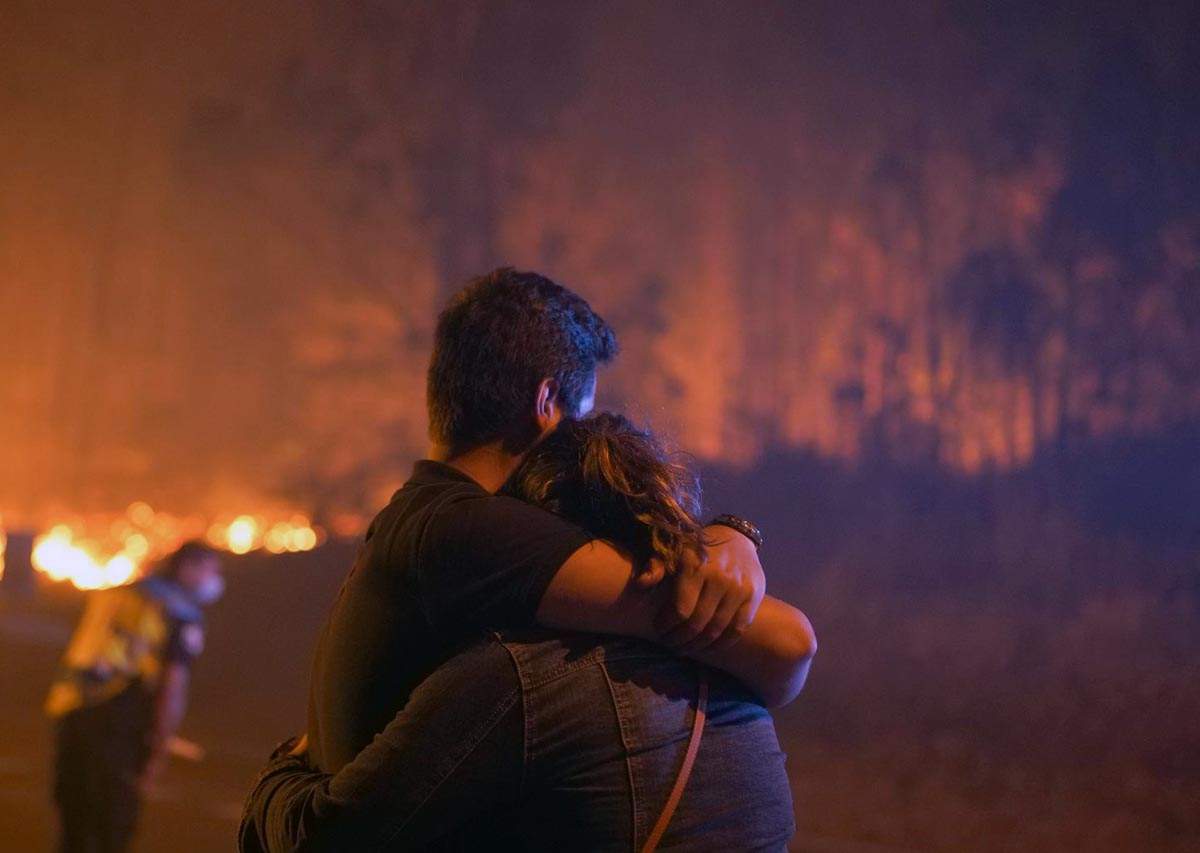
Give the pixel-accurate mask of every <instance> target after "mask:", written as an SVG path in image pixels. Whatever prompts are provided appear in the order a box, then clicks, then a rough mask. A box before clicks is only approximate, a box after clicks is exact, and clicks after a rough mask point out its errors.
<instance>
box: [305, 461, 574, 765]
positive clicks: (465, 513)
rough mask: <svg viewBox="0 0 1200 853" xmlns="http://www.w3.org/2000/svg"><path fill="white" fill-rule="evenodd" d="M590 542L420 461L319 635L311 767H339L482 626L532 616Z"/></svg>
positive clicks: (372, 531)
mask: <svg viewBox="0 0 1200 853" xmlns="http://www.w3.org/2000/svg"><path fill="white" fill-rule="evenodd" d="M591 539H592V537H591V535H589V534H588V533H587V532H585V531H584V530H582V529H581V528H579V527H577V526H575V525H573V524H571V523H570V522H568V521H566V520H565V519H563V518H560V517H559V516H557V515H554V514H552V513H549V512H546V511H545V510H542V509H539V508H537V507H534V506H531V505H529V504H526V503H523V502H521V501H519V500H516V499H515V498H511V497H505V496H500V495H492V494H490V493H489V492H487V491H486V490H485V489H484V488H483V487H482V486H480V485H479V484H478V483H477V482H475V481H474V480H472V479H471V478H470V477H468V476H467V475H466V474H463V473H462V472H460V471H458V470H456V469H455V468H452V467H450V466H448V465H444V464H442V463H440V462H433V461H430V460H422V461H420V462H418V463H417V464H416V465H415V466H414V468H413V475H412V477H411V478H410V479H409V481H408V482H407V483H405V484H404V486H403V487H402V488H401V489H400V490H399V491H397V492H396V494H395V495H394V496H393V497H392V500H391V502H390V503H389V504H388V505H387V506H386V507H384V509H383V510H382V511H381V512H380V513H379V515H377V516H376V517H375V520H374V521H372V522H371V526H370V527H369V528H368V530H367V537H366V541H365V543H364V544H363V546H362V548H361V549H360V551H359V554H358V558H357V560H355V563H354V568H353V569H351V571H350V575H349V577H347V578H346V581H345V583H343V585H342V589H341V591H340V592H339V593H338V597H337V600H336V601H335V602H334V605H333V612H332V613H331V614H330V616H329V620H328V622H327V623H326V625H325V628H324V631H323V632H322V634H321V638H320V640H319V641H318V644H317V651H316V658H315V661H314V664H313V676H312V687H311V692H310V696H309V712H308V734H309V742H310V750H311V756H312V760H313V762H314V763H315V765H316V766H317V767H318V768H319V769H321V770H324V771H326V772H337V771H338V770H340V769H341V767H342V766H343V765H344V764H346V763H347V762H348V761H350V760H351V759H352V758H354V756H355V755H357V754H358V753H359V751H360V750H362V748H363V747H364V746H366V745H367V744H368V743H370V741H371V739H372V738H373V737H374V736H375V735H376V734H377V733H379V732H381V731H382V730H383V729H384V727H385V726H386V725H387V724H388V722H389V721H390V720H391V719H392V717H393V716H395V714H396V712H397V711H398V710H399V709H400V708H401V707H403V706H404V704H405V702H406V701H407V699H408V696H409V694H410V693H411V692H412V689H413V688H414V687H415V686H416V685H417V684H419V683H420V682H421V681H422V680H423V679H424V678H425V677H426V676H427V675H428V674H429V673H430V672H431V671H432V670H433V669H434V668H435V667H437V666H438V665H439V664H440V663H442V662H443V661H445V660H446V659H447V658H449V657H450V656H451V655H453V654H454V653H455V652H456V651H457V650H458V649H459V648H461V647H462V646H463V645H464V644H465V643H467V642H469V641H470V640H472V639H474V638H476V637H478V636H479V634H480V632H481V631H485V630H488V629H494V628H501V627H519V626H522V625H528V624H531V623H532V622H533V617H534V614H535V613H536V611H537V608H538V605H539V603H540V602H541V599H542V595H543V593H545V591H546V587H547V586H549V584H550V580H551V579H552V578H553V577H554V573H555V572H556V571H558V569H559V567H560V566H562V564H563V563H564V562H565V561H566V559H567V557H569V556H570V555H571V554H572V553H574V552H575V551H577V550H578V549H579V548H581V547H582V546H583V545H585V544H586V543H587V542H589V541H590V540H591ZM446 701H447V702H453V701H454V697H452V696H448V697H446Z"/></svg>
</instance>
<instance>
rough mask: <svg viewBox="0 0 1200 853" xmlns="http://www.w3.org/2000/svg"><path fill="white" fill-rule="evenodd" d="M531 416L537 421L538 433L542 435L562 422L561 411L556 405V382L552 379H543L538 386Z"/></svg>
mask: <svg viewBox="0 0 1200 853" xmlns="http://www.w3.org/2000/svg"><path fill="white" fill-rule="evenodd" d="M533 414H534V418H535V419H536V420H537V425H538V431H539V432H541V433H543V434H544V433H546V432H548V431H549V430H552V429H554V427H556V426H558V422H559V421H560V420H562V409H561V408H560V406H559V404H558V382H556V381H555V380H554V379H543V380H542V381H541V382H540V383H539V384H538V390H537V401H536V404H535V406H534V412H533Z"/></svg>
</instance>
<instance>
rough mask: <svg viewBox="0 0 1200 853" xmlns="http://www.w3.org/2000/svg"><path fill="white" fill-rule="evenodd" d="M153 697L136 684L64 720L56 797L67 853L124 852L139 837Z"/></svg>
mask: <svg viewBox="0 0 1200 853" xmlns="http://www.w3.org/2000/svg"><path fill="white" fill-rule="evenodd" d="M148 705H149V703H148V702H147V697H146V696H145V694H144V693H143V691H142V689H141V687H140V685H137V684H134V685H133V686H131V687H129V688H127V689H126V690H125V691H124V692H123V693H121V694H119V695H117V696H115V697H114V698H112V699H110V700H108V701H107V702H104V703H101V704H99V705H95V706H92V707H85V708H81V709H79V710H77V711H73V712H71V713H69V714H67V715H66V716H64V717H63V718H62V719H61V720H59V721H58V731H57V742H58V743H57V746H58V754H57V758H56V761H55V768H54V770H55V773H54V776H55V779H54V798H55V801H56V802H57V804H58V809H59V815H60V817H61V822H62V840H61V847H60V849H61V850H62V851H63V853H118V851H124V850H127V849H128V847H129V843H130V841H131V840H132V838H133V831H134V828H135V826H136V824H137V817H138V811H139V808H140V805H141V801H140V793H139V791H138V778H139V776H140V775H141V771H142V769H143V767H144V766H145V762H146V759H147V756H148V750H147V748H146V735H147V730H148V724H149V714H148V710H149V707H148Z"/></svg>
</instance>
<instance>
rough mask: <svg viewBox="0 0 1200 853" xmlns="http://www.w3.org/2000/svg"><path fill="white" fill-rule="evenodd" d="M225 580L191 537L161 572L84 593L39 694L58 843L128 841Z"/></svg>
mask: <svg viewBox="0 0 1200 853" xmlns="http://www.w3.org/2000/svg"><path fill="white" fill-rule="evenodd" d="M224 589H225V583H224V578H223V576H222V574H221V563H220V559H219V556H218V554H217V552H216V551H215V550H213V549H212V548H210V547H209V546H208V545H205V544H204V543H203V542H197V541H191V542H186V543H184V544H183V545H182V546H180V547H179V548H178V549H177V550H176V551H175V552H174V553H172V554H171V555H170V556H169V557H167V558H166V560H164V562H163V564H162V567H161V569H160V570H159V571H158V572H156V573H154V574H151V575H150V576H148V577H146V578H143V579H142V580H140V581H137V582H136V583H132V584H129V585H126V586H122V587H117V588H114V589H107V590H98V591H96V592H93V593H91V594H90V595H89V597H88V600H87V604H86V606H85V608H84V612H83V616H82V618H81V619H80V621H79V624H78V626H77V627H76V629H75V633H74V635H73V636H72V637H71V642H70V644H69V645H68V646H67V650H66V652H65V653H64V655H63V659H62V664H61V666H60V670H59V673H58V676H57V678H56V679H55V681H54V683H53V685H52V686H51V687H50V692H49V695H48V696H47V697H46V704H45V710H46V713H47V714H48V715H49V716H50V717H51V718H52V719H54V720H55V722H56V741H57V755H56V759H55V766H54V799H55V802H56V803H57V805H58V809H59V812H60V815H61V820H62V836H61V849H62V850H63V851H64V853H74V852H75V851H105V853H108V851H119V850H125V849H126V848H127V847H128V846H129V842H130V840H131V839H132V837H133V832H134V828H135V825H136V822H137V816H138V812H139V810H140V805H141V799H142V796H143V795H144V794H145V792H146V791H147V790H148V789H149V788H151V787H152V786H153V784H154V782H155V780H156V778H157V777H158V776H159V774H160V773H161V771H162V768H163V766H164V765H165V764H166V760H167V750H168V746H169V744H170V742H171V739H172V737H173V736H174V734H175V731H176V729H177V728H178V726H179V722H180V720H181V719H182V718H183V714H184V710H185V709H186V707H187V695H188V680H189V675H190V669H191V665H192V663H193V661H195V659H196V657H197V656H198V655H199V654H200V652H201V651H202V650H203V648H204V620H203V613H204V608H205V607H207V606H208V605H210V604H212V603H213V602H215V601H216V600H217V599H218V598H220V597H221V594H222V593H223V592H224Z"/></svg>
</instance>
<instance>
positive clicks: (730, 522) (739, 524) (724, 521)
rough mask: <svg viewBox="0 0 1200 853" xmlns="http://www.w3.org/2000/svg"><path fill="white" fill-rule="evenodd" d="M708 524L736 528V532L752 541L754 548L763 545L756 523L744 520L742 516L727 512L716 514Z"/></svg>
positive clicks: (760, 532)
mask: <svg viewBox="0 0 1200 853" xmlns="http://www.w3.org/2000/svg"><path fill="white" fill-rule="evenodd" d="M709 524H720V525H722V526H723V527H728V528H730V529H732V530H736V531H737V532H738V533H740V534H742V535H743V536H745V537H746V538H747V539H749V540H750V541H751V542H753V543H754V547H755V548H756V549H757V548H761V547H762V545H763V535H762V531H761V530H759V529H758V526H757V525H755V524H752V523H751V522H749V521H746V519H744V518H738V517H737V516H736V515H729V514H728V513H725V514H722V515H718V516H717V517H716V518H714V519H713V520H712V521H710V522H709Z"/></svg>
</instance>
